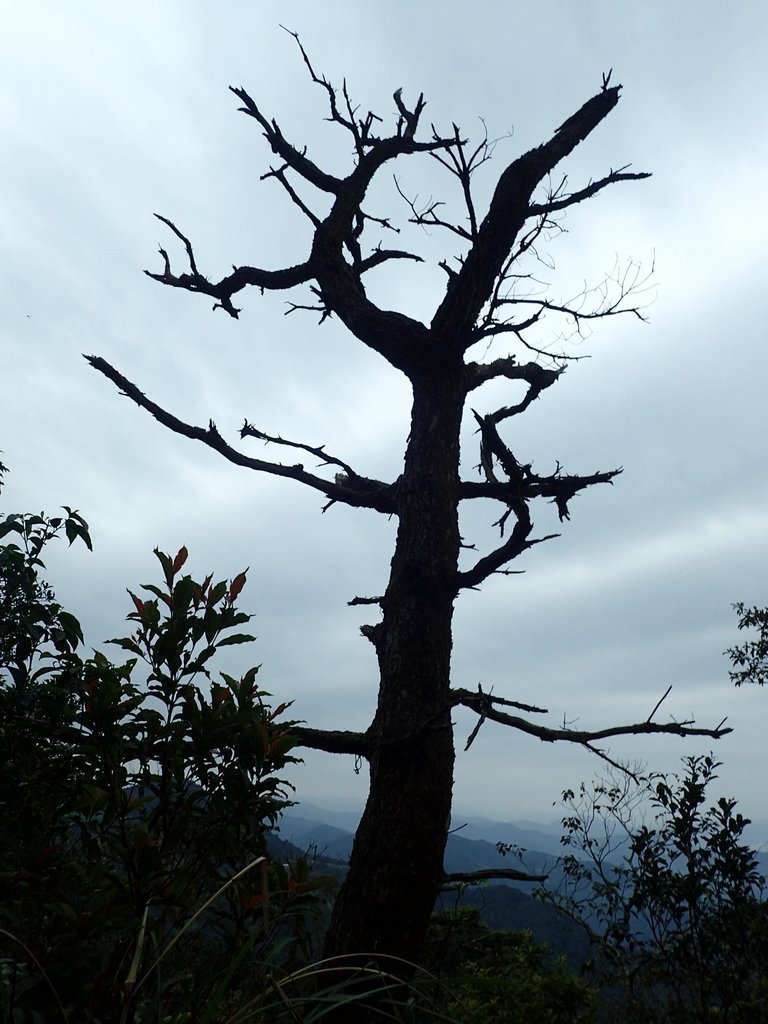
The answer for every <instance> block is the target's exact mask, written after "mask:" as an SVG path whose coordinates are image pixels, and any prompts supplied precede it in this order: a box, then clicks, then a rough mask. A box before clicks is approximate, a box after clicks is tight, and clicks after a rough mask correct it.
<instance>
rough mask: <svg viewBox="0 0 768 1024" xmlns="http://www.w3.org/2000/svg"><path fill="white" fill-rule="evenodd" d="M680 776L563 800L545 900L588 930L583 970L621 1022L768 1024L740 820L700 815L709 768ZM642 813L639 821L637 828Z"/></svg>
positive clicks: (764, 925)
mask: <svg viewBox="0 0 768 1024" xmlns="http://www.w3.org/2000/svg"><path fill="white" fill-rule="evenodd" d="M684 765H685V771H684V773H683V774H682V775H681V776H670V777H666V776H662V775H650V776H645V777H639V778H638V780H637V782H636V783H633V782H632V780H631V778H630V777H629V776H626V777H624V778H621V777H612V778H611V779H608V780H601V781H599V782H598V783H597V784H596V785H594V786H593V787H592V788H591V789H590V788H588V787H587V786H585V785H583V784H582V786H581V788H580V791H579V794H578V795H577V794H575V793H574V792H573V791H567V792H566V793H564V795H563V796H564V800H565V803H566V805H567V806H568V808H569V814H568V815H567V816H566V817H565V818H564V820H563V824H564V826H565V830H566V833H565V836H564V838H563V842H564V844H565V845H566V846H568V847H570V848H571V850H573V851H574V852H573V853H569V855H568V856H566V857H565V858H564V869H565V874H564V882H563V886H562V888H561V890H560V891H559V892H555V893H549V894H548V897H549V898H550V899H552V900H553V901H554V902H555V903H556V904H557V905H559V906H560V907H561V908H563V909H565V910H566V911H567V912H568V913H570V914H571V915H572V916H573V917H574V918H575V919H576V920H577V921H579V922H580V923H581V924H582V925H583V926H584V927H585V928H586V929H587V931H588V932H589V934H590V936H591V938H592V940H593V942H594V945H595V952H596V957H595V963H594V966H595V969H596V971H597V972H598V977H599V979H600V980H602V982H603V983H604V984H605V985H607V986H608V987H609V989H610V996H611V999H610V1002H609V1004H608V1005H609V1006H610V1016H611V1019H615V1018H616V1016H620V1017H621V1018H622V1019H624V1020H637V1021H644V1022H646V1021H675V1022H693V1021H696V1022H705V1021H712V1020H715V1019H716V1020H720V1021H724V1020H728V1021H738V1022H741V1021H765V1020H768V1002H766V995H768V906H766V904H765V902H764V900H763V896H764V885H765V882H764V879H763V878H762V877H761V875H760V874H759V872H758V870H757V860H756V857H755V854H754V852H753V851H752V850H751V849H750V847H749V846H748V845H747V844H746V843H745V842H744V841H743V839H742V836H743V833H744V830H745V828H746V827H747V825H748V824H749V821H748V819H746V818H744V817H743V816H742V815H741V814H739V813H737V812H736V810H735V808H736V802H735V801H734V800H729V799H726V798H724V797H721V798H719V799H718V800H716V801H715V802H714V804H711V805H710V806H707V789H708V787H709V786H710V785H711V784H712V782H713V781H714V780H715V779H716V777H717V776H716V770H717V768H718V763H717V762H716V761H714V760H713V759H712V757H711V756H707V757H688V758H685V759H684ZM644 807H645V808H647V809H648V810H649V812H650V815H651V817H652V820H651V823H650V824H648V823H639V824H638V823H637V821H636V820H635V819H636V816H637V814H638V812H639V811H641V810H643V808H644Z"/></svg>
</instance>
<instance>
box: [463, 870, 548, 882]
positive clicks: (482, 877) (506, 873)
mask: <svg viewBox="0 0 768 1024" xmlns="http://www.w3.org/2000/svg"><path fill="white" fill-rule="evenodd" d="M492 878H509V879H511V880H512V881H514V882H546V880H547V879H548V878H549V875H531V874H529V872H527V871H518V870H517V869H516V868H485V869H483V870H480V871H452V872H451V873H450V874H446V875H444V876H443V887H445V886H447V885H451V884H452V883H456V882H463V883H466V884H468V885H473V884H474V883H479V882H488V881H490V880H491V879H492Z"/></svg>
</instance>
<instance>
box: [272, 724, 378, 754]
mask: <svg viewBox="0 0 768 1024" xmlns="http://www.w3.org/2000/svg"><path fill="white" fill-rule="evenodd" d="M290 736H292V737H293V738H294V739H296V745H297V746H299V747H307V748H309V749H311V750H325V751H326V753H329V754H354V755H355V756H356V757H368V756H369V754H370V752H371V740H370V737H369V736H368V734H367V733H364V732H347V731H341V730H336V729H310V728H309V727H308V726H305V725H293V726H291V729H290Z"/></svg>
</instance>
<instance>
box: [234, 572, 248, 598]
mask: <svg viewBox="0 0 768 1024" xmlns="http://www.w3.org/2000/svg"><path fill="white" fill-rule="evenodd" d="M247 571H248V570H247V569H246V571H245V572H247ZM245 572H241V573H238V575H237V576H235V578H234V579H233V580H232V582H231V583H230V585H229V600H230V601H234V600H235V598H236V597H237V595H238V594H239V593H240V591H241V590H242V589H243V587H244V586H245Z"/></svg>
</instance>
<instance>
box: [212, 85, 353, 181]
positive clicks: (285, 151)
mask: <svg viewBox="0 0 768 1024" xmlns="http://www.w3.org/2000/svg"><path fill="white" fill-rule="evenodd" d="M229 91H230V92H231V93H234V95H235V96H237V98H238V99H239V100H240V101H241V103H242V104H243V106H242V107H239V108H238V109H239V110H241V111H242V113H244V114H248V116H249V117H252V118H254V119H255V120H256V121H258V122H259V124H260V125H261V127H262V128H263V129H264V136H265V138H266V140H267V142H268V143H269V145H270V148H271V149H272V152H273V153H277V155H278V156H279V157H280V158H281V159H283V160H284V161H285V163H286V164H287V165H288V166H289V167H290V168H291V170H293V171H296V173H297V174H299V175H300V176H301V177H302V178H304V180H305V181H308V182H309V183H310V185H314V186H315V188H317V189H319V190H320V191H321V192H329V193H331V195H336V194H337V193H338V191H339V189H340V188H341V180H340V179H339V178H336V177H334V175H332V174H327V173H326V172H325V171H321V170H320V168H319V167H318V166H317V164H315V163H313V162H312V161H311V160H310V159H309V158H308V157H307V156H306V154H305V153H304V152H303V151H302V152H300V151H299V150H298V149H296V148H295V147H294V146H292V145H291V144H290V142H288V141H287V139H286V138H285V137H284V136H283V133H282V132H281V131H280V127H279V126H278V124H277V121H268V120H267V118H266V117H265V116H264V115H263V114H262V112H261V111H260V110H259V108H258V107H257V105H256V104H255V103H254V101H253V100H252V99H251V97H250V96H249V95H248V93H247V92H246V91H245V89H243V88H242V87H235V86H233V85H230V87H229Z"/></svg>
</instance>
